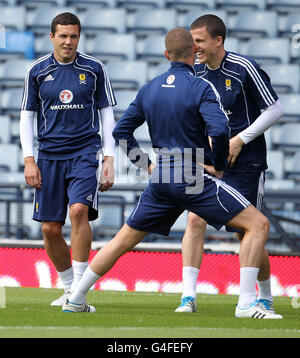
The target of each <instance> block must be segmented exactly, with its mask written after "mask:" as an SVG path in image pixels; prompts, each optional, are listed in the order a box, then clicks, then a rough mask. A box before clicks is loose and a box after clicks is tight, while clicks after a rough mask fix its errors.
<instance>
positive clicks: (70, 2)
mask: <svg viewBox="0 0 300 358" xmlns="http://www.w3.org/2000/svg"><path fill="white" fill-rule="evenodd" d="M65 5H67V6H74V7H75V8H76V10H77V11H84V10H89V9H91V8H96V7H100V8H115V7H116V6H117V0H65Z"/></svg>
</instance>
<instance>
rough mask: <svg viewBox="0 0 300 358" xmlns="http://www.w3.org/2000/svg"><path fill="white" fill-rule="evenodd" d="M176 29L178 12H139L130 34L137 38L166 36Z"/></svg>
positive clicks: (162, 10)
mask: <svg viewBox="0 0 300 358" xmlns="http://www.w3.org/2000/svg"><path fill="white" fill-rule="evenodd" d="M174 27H176V12H175V10H172V9H160V10H157V9H155V10H138V11H136V12H135V13H134V14H133V17H132V21H131V24H130V25H129V26H128V31H129V32H134V33H135V34H136V35H137V36H147V35H149V34H150V35H151V34H153V35H165V34H166V33H167V32H168V31H169V30H171V29H172V28H174Z"/></svg>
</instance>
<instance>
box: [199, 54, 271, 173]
mask: <svg viewBox="0 0 300 358" xmlns="http://www.w3.org/2000/svg"><path fill="white" fill-rule="evenodd" d="M194 67H195V71H196V75H197V76H198V77H201V78H205V79H207V80H208V81H210V82H211V83H212V84H213V85H214V86H215V88H216V89H217V91H218V92H219V94H220V98H221V103H222V105H223V107H224V110H225V111H226V113H227V116H228V118H229V122H228V125H229V127H230V134H231V137H234V136H235V135H237V134H238V133H239V132H241V131H243V130H244V129H246V128H247V127H249V126H250V125H251V124H252V123H253V122H254V121H255V120H256V119H257V118H258V117H259V116H260V114H261V110H262V109H265V108H266V107H268V106H270V105H272V104H273V103H274V102H276V101H277V100H278V97H277V95H276V93H275V91H274V90H273V88H272V86H271V83H270V79H269V77H268V75H267V74H266V73H265V72H264V71H263V70H262V69H261V68H260V67H259V66H258V64H257V63H256V62H255V61H254V60H253V59H251V58H249V57H246V56H242V55H239V54H236V53H233V52H226V54H225V56H224V58H223V60H222V62H221V64H220V66H219V67H218V68H216V69H213V70H212V69H210V68H209V67H208V66H207V65H205V64H199V63H197V61H196V63H195V66H194ZM266 168H267V163H266V143H265V138H264V135H263V134H262V135H260V136H258V137H257V138H255V139H254V140H253V141H251V142H249V143H248V144H246V145H244V146H243V148H242V151H241V153H240V154H239V156H238V157H237V159H236V162H235V164H234V166H233V168H228V170H235V171H240V170H241V171H249V170H250V171H252V170H265V169H266Z"/></svg>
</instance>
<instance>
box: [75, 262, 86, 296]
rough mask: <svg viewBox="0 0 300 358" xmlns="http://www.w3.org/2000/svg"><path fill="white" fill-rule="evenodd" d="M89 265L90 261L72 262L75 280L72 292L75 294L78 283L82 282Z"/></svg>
mask: <svg viewBox="0 0 300 358" xmlns="http://www.w3.org/2000/svg"><path fill="white" fill-rule="evenodd" d="M88 265H89V262H88V261H85V262H80V261H76V260H72V266H73V271H74V280H73V283H72V286H71V292H74V291H75V290H76V288H77V286H78V283H79V281H80V280H81V277H82V275H83V274H84V272H85V270H86V268H87V267H88Z"/></svg>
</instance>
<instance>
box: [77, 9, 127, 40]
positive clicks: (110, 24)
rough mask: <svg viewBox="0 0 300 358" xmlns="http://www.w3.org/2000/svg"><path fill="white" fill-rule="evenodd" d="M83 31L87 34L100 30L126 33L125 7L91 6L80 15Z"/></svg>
mask: <svg viewBox="0 0 300 358" xmlns="http://www.w3.org/2000/svg"><path fill="white" fill-rule="evenodd" d="M79 18H80V21H81V26H82V31H83V32H84V33H85V34H86V35H92V36H94V35H96V34H97V33H99V32H112V33H114V32H116V33H124V32H125V31H126V11H125V10H124V9H108V8H107V9H98V8H96V9H95V8H92V9H91V8H90V9H88V10H87V11H85V12H84V13H83V14H82V15H81V16H79Z"/></svg>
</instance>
